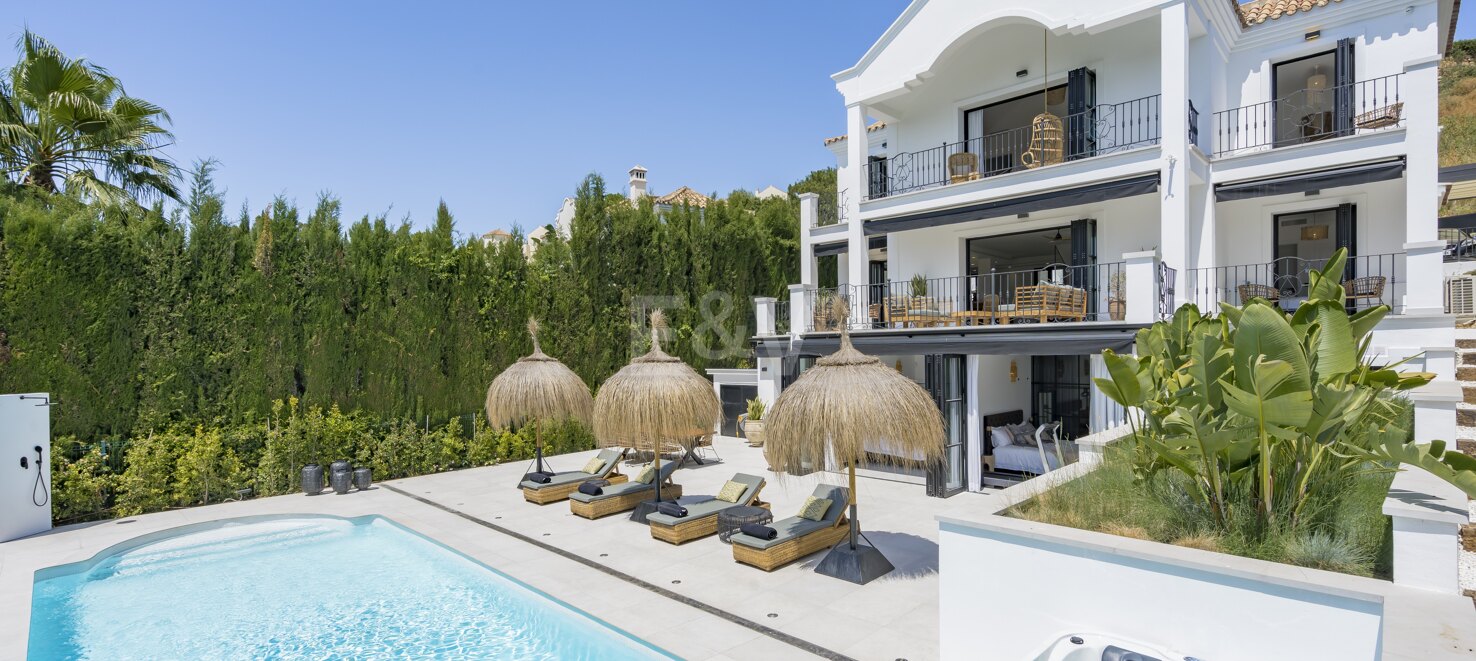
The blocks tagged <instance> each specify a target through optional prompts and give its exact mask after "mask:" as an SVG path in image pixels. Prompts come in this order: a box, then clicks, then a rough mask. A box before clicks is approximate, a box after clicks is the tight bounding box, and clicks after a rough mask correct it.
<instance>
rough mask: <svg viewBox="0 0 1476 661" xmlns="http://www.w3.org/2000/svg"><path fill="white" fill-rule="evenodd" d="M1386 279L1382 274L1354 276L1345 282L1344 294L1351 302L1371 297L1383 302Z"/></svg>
mask: <svg viewBox="0 0 1476 661" xmlns="http://www.w3.org/2000/svg"><path fill="white" fill-rule="evenodd" d="M1384 281H1385V280H1384V276H1382V275H1369V276H1364V277H1362V278H1354V279H1352V280H1349V281H1347V282H1344V283H1343V294H1344V295H1345V296H1347V297H1348V301H1349V302H1350V303H1357V302H1358V301H1366V300H1370V299H1372V300H1375V301H1378V302H1379V303H1383V302H1384Z"/></svg>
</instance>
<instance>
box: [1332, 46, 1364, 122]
mask: <svg viewBox="0 0 1476 661" xmlns="http://www.w3.org/2000/svg"><path fill="white" fill-rule="evenodd" d="M1333 69H1335V71H1334V72H1333V74H1334V78H1335V79H1334V81H1333V84H1334V88H1333V89H1334V92H1333V104H1334V110H1333V121H1334V126H1335V127H1336V128H1337V132H1338V135H1351V134H1352V133H1353V98H1354V93H1355V87H1354V85H1355V84H1356V83H1357V82H1358V81H1357V78H1356V77H1355V75H1354V70H1353V39H1351V38H1349V39H1339V40H1338V48H1337V50H1336V51H1335V53H1334V55H1333Z"/></svg>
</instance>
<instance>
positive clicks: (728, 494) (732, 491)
mask: <svg viewBox="0 0 1476 661" xmlns="http://www.w3.org/2000/svg"><path fill="white" fill-rule="evenodd" d="M745 491H748V485H746V484H744V483H742V482H734V481H733V480H728V483H727V484H724V485H723V488H722V489H721V490H719V491H718V495H717V499H718V500H721V501H724V502H729V503H736V502H738V499H739V498H742V497H743V492H745Z"/></svg>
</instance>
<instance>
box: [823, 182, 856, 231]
mask: <svg viewBox="0 0 1476 661" xmlns="http://www.w3.org/2000/svg"><path fill="white" fill-rule="evenodd" d="M849 192H850V189H848V188H843V189H841V190H839V191H837V192H836V194H835V195H821V196H820V200H819V202H820V208H819V213H817V214H815V227H828V226H830V225H838V224H840V223H844V222H846V196H847V195H848V194H849Z"/></svg>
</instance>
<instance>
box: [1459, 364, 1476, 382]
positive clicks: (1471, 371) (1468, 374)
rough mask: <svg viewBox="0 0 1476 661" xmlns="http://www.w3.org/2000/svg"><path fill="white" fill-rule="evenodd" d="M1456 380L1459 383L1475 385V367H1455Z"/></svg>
mask: <svg viewBox="0 0 1476 661" xmlns="http://www.w3.org/2000/svg"><path fill="white" fill-rule="evenodd" d="M1456 380H1457V381H1461V382H1467V381H1469V382H1472V383H1476V367H1457V368H1456Z"/></svg>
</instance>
